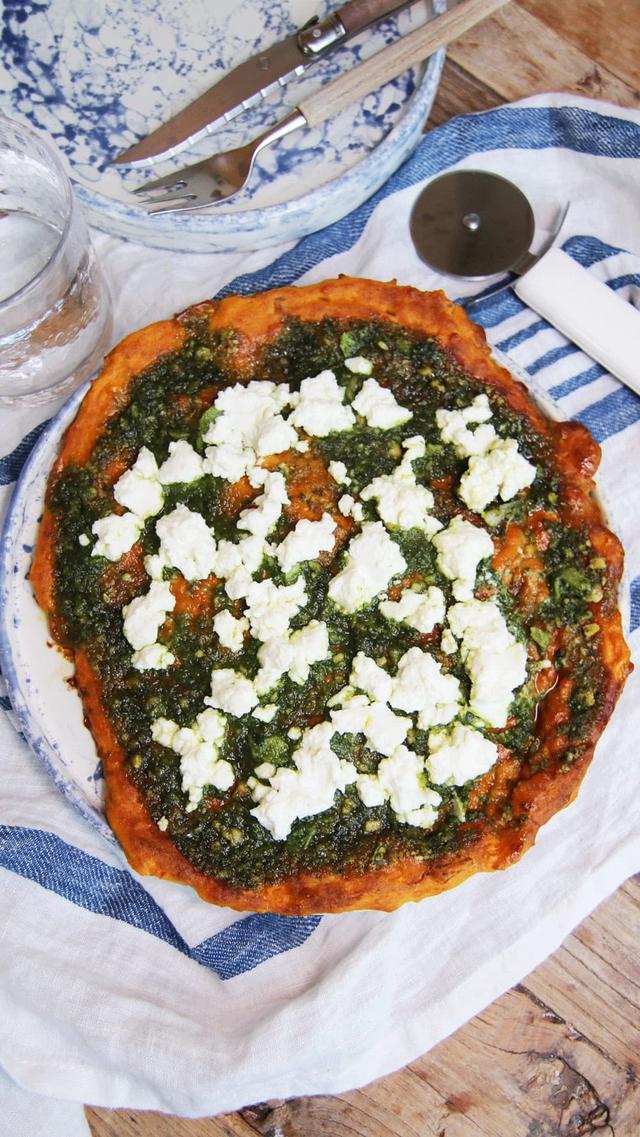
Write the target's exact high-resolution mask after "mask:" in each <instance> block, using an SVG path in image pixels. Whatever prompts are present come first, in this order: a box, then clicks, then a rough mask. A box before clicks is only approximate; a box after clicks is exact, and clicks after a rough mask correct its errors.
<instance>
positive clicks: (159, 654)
mask: <svg viewBox="0 0 640 1137" xmlns="http://www.w3.org/2000/svg"><path fill="white" fill-rule="evenodd" d="M175 661H176V657H175V655H173V653H172V652H170V651H169V648H168V647H165V645H164V644H159V643H153V644H147V646H146V647H142V648H140V651H134V653H133V655H132V656H131V666H132V667H135V669H136V671H165V670H166V669H167V667H171V664H172V663H175Z"/></svg>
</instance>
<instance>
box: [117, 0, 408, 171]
mask: <svg viewBox="0 0 640 1137" xmlns="http://www.w3.org/2000/svg"><path fill="white" fill-rule="evenodd" d="M413 3H415V0H400V2H399V0H349V3H347V4H345V5H344V6H343V7H341V8H338V9H337V11H335V12H332V13H331V14H330V15H329V16H327V17H326V18H325V19H323V20H321V19H319V17H318V16H314V17H313V19H311V20H309V22H308V23H307V24H305V25H304V27H302V28H301V29H300V30H299V31H297V32H294V33H293V34H292V35H290V36H287V38H286V39H284V40H282V41H281V42H280V43H276V44H274V45H273V47H270V48H268V49H267V50H266V51H262V52H259V53H258V54H257V55H254V56H253V57H252V58H251V59H247V60H245V62H244V63H240V64H239V65H238V66H237V67H234V69H233V71H230V72H229V73H228V74H227V75H224V76H223V78H222V79H220V81H219V82H218V83H216V84H214V86H213V87H210V88H209V90H208V91H205V93H204V94H203V95H200V96H199V97H198V98H197V99H195V100H194V102H192V103H190V104H189V106H188V107H185V108H184V110H182V111H179V112H178V114H177V115H174V117H173V118H172V119H170V120H169V121H168V122H165V123H164V124H163V125H162V126H159V127H158V128H157V130H153V131H152V132H151V134H148V135H147V137H146V138H143V139H142V140H141V141H140V142H136V143H135V144H134V145H133V146H130V147H129V149H128V150H124V151H123V152H122V154H119V155H118V156H117V158H114V159H112V161H111V163H110V164H111V165H114V166H118V165H122V164H125V163H126V164H127V165H132V166H149V165H151V164H152V163H153V162H155V161H157V159H158V158H170V157H173V155H174V154H179V153H180V152H181V151H182V150H185V149H186V148H187V147H188V146H193V145H194V143H196V142H198V141H200V140H201V139H202V138H203V137H205V136H206V135H207V134H210V133H212V131H214V130H215V129H216V128H217V127H219V126H220V125H221V124H222V123H223V122H229V121H230V120H231V119H233V118H235V117H236V115H239V114H241V112H242V111H244V110H248V109H249V107H253V106H255V105H256V104H257V103H259V102H260V101H261V100H262V99H264V98H265V96H266V95H268V94H269V93H270V92H271V91H273V90H275V89H276V88H277V87H279V86H280V87H282V86H284V85H285V84H286V83H287V82H288V81H289V80H290V79H293V78H296V77H298V76H300V75H303V74H304V72H305V71H306V70H307V69H308V68H309V67H311V66H312V65H313V64H314V63H315V62H316V60H318V59H322V58H324V56H326V55H329V54H330V53H331V52H332V51H334V50H335V48H337V47H339V46H340V45H341V44H343V43H345V42H346V40H348V39H350V38H351V36H354V35H356V34H357V33H358V32H360V31H362V30H363V29H364V28H367V27H369V25H370V24H373V23H376V22H377V21H378V20H381V19H382V18H383V17H384V16H390V15H392V14H393V13H394V12H399V11H400V10H401V9H402V8H408V7H409V6H410V5H411V4H413Z"/></svg>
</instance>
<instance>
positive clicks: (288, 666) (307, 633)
mask: <svg viewBox="0 0 640 1137" xmlns="http://www.w3.org/2000/svg"><path fill="white" fill-rule="evenodd" d="M328 656H329V633H328V630H327V625H326V624H324V623H321V622H320V621H318V620H310V622H309V623H308V624H306V625H305V627H304V628H298V630H297V631H295V632H292V634H291V635H290V636H288V635H284V636H277V637H274V638H273V639H268V640H266V641H265V643H263V644H262V645H261V646H260V648H259V649H258V663H259V664H260V670H259V671H258V674H257V675H256V678H255V681H254V683H255V688H256V691H257V692H258V694H259V695H263V694H265V693H266V692H267V691H270V690H271V688H272V687H274V686H275V684H276V683H279V681H280V680H281V679H282V676H283V675H287V674H288V675H289V677H290V678H291V679H292V680H293V682H294V683H299V684H302V683H306V681H307V679H308V678H309V670H310V668H311V665H312V664H314V663H320V662H321V660H323V659H327V658H328Z"/></svg>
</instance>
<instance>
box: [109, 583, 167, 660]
mask: <svg viewBox="0 0 640 1137" xmlns="http://www.w3.org/2000/svg"><path fill="white" fill-rule="evenodd" d="M175 603H176V598H175V596H174V595H173V593H172V591H171V587H170V585H168V584H166V583H164V582H163V581H157V580H154V581H152V583H151V584H150V586H149V591H148V592H146V593H145V594H144V595H143V596H136V597H135V598H134V599H133V600H132V601H131V602H130V603H129V604H125V606H124V608H123V609H122V615H123V617H124V624H123V628H122V631H123V633H124V637H125V639H126V640H127V641H128V642H129V643H130V644H131V647H132V648H133V649H134V651H140V649H141V648H143V647H149V645H150V644H153V643H155V641H156V639H157V636H158V630H159V629H160V627H161V626H162V624H163V623H164V621H165V617H166V615H167V612H172V611H173V609H174V608H175Z"/></svg>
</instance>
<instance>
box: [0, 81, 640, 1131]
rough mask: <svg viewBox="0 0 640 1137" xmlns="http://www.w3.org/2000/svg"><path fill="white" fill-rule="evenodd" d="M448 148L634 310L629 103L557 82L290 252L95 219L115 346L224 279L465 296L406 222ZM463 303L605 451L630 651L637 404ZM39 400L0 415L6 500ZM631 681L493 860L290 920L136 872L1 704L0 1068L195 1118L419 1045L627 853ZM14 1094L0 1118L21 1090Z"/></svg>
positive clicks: (325, 1083)
mask: <svg viewBox="0 0 640 1137" xmlns="http://www.w3.org/2000/svg"><path fill="white" fill-rule="evenodd" d="M454 165H458V166H463V167H467V168H481V169H489V170H494V171H496V172H498V173H501V174H503V175H505V176H507V177H508V178H510V179H511V180H513V181H515V182H516V183H517V184H518V185H519V186H520V187H521V188H522V189H523V190H524V191H525V193H526V194H527V195H528V197H529V198H530V200H531V202H532V204H533V206H534V209H535V212H536V219H537V223H538V224H537V237H536V241H537V244H540V243H541V242H542V241H543V239H544V237H545V235H546V233H547V232H548V231H551V230H553V227H554V225H555V222H556V219H557V217H558V215H559V213H560V211H561V209H562V207H563V205H564V203H565V202H566V201H567V200H570V201H571V208H570V210H569V213H568V216H567V218H566V221H565V223H564V225H563V228H562V232H561V233H560V235H559V237H558V239H557V241H558V244H560V245H562V247H563V248H564V249H565V251H567V252H568V253H569V254H570V255H571V256H572V257H574V258H575V259H576V260H577V261H578V262H579V263H581V264H582V265H584V266H585V267H586V268H587V269H588V271H589V272H591V273H593V274H594V276H596V277H599V278H600V279H602V280H604V281H606V282H607V283H608V285H609V286H610V287H611V288H613V289H615V290H616V291H617V292H618V293H619V295H621V296H623V297H624V298H625V299H627V300H628V301H630V302H631V303H634V304H635V305H636V306H640V214H639V212H638V208H637V202H638V193H639V190H640V114H639V113H638V112H634V111H631V110H626V109H624V110H623V109H620V108H616V107H613V106H609V105H605V104H602V103H596V102H593V101H590V100H586V99H580V98H573V97H569V96H566V95H550V96H545V97H538V98H535V99H530V100H525V101H524V102H522V103H519V104H513V105H512V106H509V107H504V108H499V109H497V110H493V111H489V112H487V113H484V114H481V115H470V116H462V117H460V118H458V119H455V120H453V121H452V122H450V123H447V124H446V125H445V126H443V127H441V128H440V129H438V130H435V131H433V132H431V133H430V134H428V135H427V136H426V137H425V138H424V140H423V141H422V142H421V144H420V146H419V148H418V150H417V151H416V153H415V154H414V155H413V157H412V158H411V159H410V160H409V161H408V162H407V163H406V164H405V166H404V167H403V168H402V169H401V170H399V171H398V172H397V173H396V174H395V175H394V177H393V178H392V179H391V180H390V181H389V183H387V185H386V186H384V187H383V189H382V190H381V191H379V193H378V194H376V196H375V197H374V198H373V199H372V200H371V201H370V202H368V203H366V204H365V205H364V206H362V207H361V208H360V209H359V210H357V211H356V212H354V213H353V214H351V215H350V216H349V217H347V218H345V219H344V220H343V221H341V222H339V223H337V224H336V225H334V226H332V227H331V228H330V229H328V230H324V231H323V232H321V233H318V234H315V235H313V236H311V237H308V238H306V239H304V240H303V241H301V242H300V243H299V244H298V245H297V246H296V247H291V248H288V249H286V250H284V251H275V252H274V250H264V251H261V252H259V253H255V254H252V255H250V256H247V255H245V254H242V255H237V256H235V255H230V254H218V255H206V256H202V257H198V256H194V255H177V254H174V253H169V252H166V253H165V252H161V251H157V250H150V249H143V248H141V247H138V246H134V245H130V244H126V243H124V242H122V241H120V240H118V239H116V238H112V237H106V236H105V235H103V234H96V235H95V244H96V247H97V251H98V255H99V258H100V260H101V262H102V264H103V266H104V269H105V271H106V273H107V275H108V277H109V279H110V283H111V287H112V290H113V295H114V300H115V337H114V338H115V339H119V338H120V337H121V336H122V335H124V334H126V333H128V332H130V331H132V330H134V329H135V328H137V327H140V326H142V325H144V324H145V323H147V322H149V321H151V320H154V319H161V318H165V317H168V316H170V315H171V314H172V313H173V312H174V311H175V310H179V309H182V308H184V307H186V306H187V305H188V304H190V303H192V302H194V301H197V300H200V299H202V298H203V297H206V296H212V295H216V294H218V293H219V292H220V291H221V290H223V291H224V292H228V291H242V292H250V291H254V290H260V289H264V288H268V287H270V286H273V285H280V284H289V283H294V282H295V283H303V284H304V283H310V282H314V281H318V280H321V279H323V278H326V277H330V276H335V275H337V274H338V273H340V272H348V273H351V274H353V275H362V276H371V277H375V278H378V279H382V280H388V279H390V278H396V279H397V280H398V282H399V283H400V284H412V285H415V286H418V287H420V288H424V289H429V288H433V287H442V288H444V289H445V291H446V292H447V293H448V294H449V295H450V296H451V297H452V298H457V297H460V296H461V295H469V294H471V293H478V292H480V291H482V290H483V287H484V286H479V285H478V284H475V285H472V284H461V283H460V282H458V281H455V280H452V279H444V278H439V277H438V276H437V275H436V274H435V273H433V272H432V271H430V270H429V269H428V268H427V267H426V266H425V265H424V264H422V262H421V261H420V260H419V259H418V257H417V256H416V254H415V252H414V250H413V247H412V245H411V241H410V237H409V230H408V218H409V213H410V210H411V206H412V204H413V201H414V200H415V198H416V196H417V194H418V192H419V191H420V189H421V188H422V187H423V185H424V184H426V182H427V181H428V180H429V179H430V178H432V177H433V176H434V175H436V174H438V173H440V172H442V171H443V170H445V169H447V168H450V167H452V166H454ZM470 314H471V315H472V317H473V318H475V319H476V320H477V321H478V322H479V323H481V324H483V325H484V326H485V328H486V331H487V334H488V336H489V339H490V341H491V343H492V344H493V345H496V346H498V347H499V348H500V349H501V350H502V351H504V352H507V353H508V354H509V356H510V357H511V358H512V359H513V360H514V361H515V363H516V364H517V365H519V366H520V367H521V368H525V369H527V370H528V372H529V374H530V375H531V376H532V380H533V381H534V382H535V383H536V385H537V386H538V387H539V388H542V389H543V390H544V391H546V392H547V393H548V394H549V395H550V396H551V397H552V398H554V399H556V400H557V402H558V405H559V408H560V411H561V413H563V414H565V415H567V416H572V417H577V418H579V419H580V420H581V421H583V422H584V423H586V424H587V425H588V426H589V427H590V429H591V430H592V431H593V433H594V435H595V437H596V438H597V439H598V440H599V441H600V443H601V445H602V448H603V460H602V467H601V474H600V485H601V487H602V488H603V491H604V493H605V497H606V500H607V502H608V503H610V506H611V509H612V522H613V523H614V525H615V527H616V528H617V530H618V532H619V534H620V536H621V537H622V539H623V542H624V544H625V547H626V553H627V576H626V579H625V586H624V596H623V603H624V604H625V607H626V609H627V612H628V615H629V619H630V624H629V634H630V643H631V645H632V648H633V651H634V656H635V658H636V667H637V665H638V657H639V656H640V635H639V633H638V629H639V627H640V507H639V506H638V502H639V501H640V464H639V463H638V458H637V454H638V449H639V447H640V398H638V397H637V396H636V395H634V394H632V393H631V392H630V391H628V390H627V389H625V388H624V387H622V385H621V384H620V383H618V382H617V381H616V380H615V379H613V378H612V377H611V376H609V375H607V374H606V373H605V372H604V369H603V368H602V367H599V366H598V365H595V364H594V363H593V361H591V360H589V359H588V358H587V357H585V356H584V355H583V354H582V353H581V352H579V351H578V350H577V349H576V348H575V347H574V346H573V345H571V344H569V343H567V341H566V340H565V339H563V337H562V336H561V335H560V334H559V333H558V332H557V331H555V330H554V328H552V327H551V326H549V324H547V323H546V322H545V321H544V320H541V319H540V318H539V317H538V316H537V315H536V314H535V313H533V312H531V311H530V310H528V309H527V308H525V307H524V305H523V304H522V302H521V301H520V300H518V298H517V297H516V296H515V295H514V294H513V293H512V292H511V291H510V290H507V291H502V292H500V293H498V294H497V295H495V296H493V297H489V298H488V299H485V300H484V301H482V302H481V303H479V304H476V305H475V306H474V307H473V309H472V310H471V313H470ZM638 350H639V351H640V344H639V345H638ZM51 412H52V407H51V406H48V407H47V408H46V409H43V408H40V409H39V410H37V411H34V410H33V409H29V410H27V409H20V410H15V411H13V410H12V411H11V413H7V414H3V438H2V447H3V450H4V453H5V456H4V458H2V459H0V482H2V483H3V484H4V486H5V488H4V490H3V491H2V492H3V493H4V495H5V496H4V499H3V501H4V502H5V503H6V501H7V500H8V496H9V494H10V492H11V488H12V482H13V481H14V479H15V477H16V476H17V475H18V473H19V469H20V467H21V465H22V463H23V461H24V459H25V457H26V454H27V453H28V450H29V449H30V447H31V445H33V442H34V441H35V437H36V436H37V433H38V431H37V426H38V423H39V422H41V421H42V420H44V418H45V417H49V416H50V414H51ZM25 438H26V440H25V441H23V439H25ZM639 686H640V671H636V675H635V676H632V677H631V678H630V680H629V682H628V683H627V686H626V689H625V692H624V694H623V696H622V699H621V701H620V704H619V706H618V708H617V710H616V713H615V715H614V718H613V720H612V722H611V723H610V725H609V727H608V728H607V731H606V734H605V736H604V738H603V739H602V741H601V743H600V745H599V747H598V751H597V755H596V758H595V760H594V762H593V765H592V767H591V769H590V771H589V774H588V776H587V778H586V780H585V783H584V785H583V788H582V790H581V793H580V795H579V797H578V799H577V801H576V803H575V804H574V805H572V806H571V807H570V808H569V809H567V810H566V811H564V812H562V813H561V814H560V815H558V816H557V817H555V818H554V819H553V820H552V821H551V822H550V823H549V825H547V826H546V827H545V829H544V830H543V831H542V832H541V834H540V835H539V838H538V841H537V844H536V846H535V848H534V849H533V850H531V851H530V852H529V853H527V855H526V856H525V858H524V859H523V860H522V861H521V862H520V863H519V864H517V865H515V866H514V867H513V868H511V869H509V871H508V872H505V873H497V874H492V875H481V876H476V877H474V878H472V879H471V880H469V881H468V882H466V883H465V884H464V885H462V886H461V887H459V888H458V889H456V890H454V891H453V892H451V893H446V894H444V895H442V896H439V897H436V898H434V899H431V900H427V901H424V902H422V903H421V904H418V905H407V906H405V907H404V908H403V909H401V910H400V911H398V912H396V913H392V914H383V913H375V912H359V913H353V914H345V915H341V916H323V917H321V918H319V917H309V918H306V919H295V918H294V919H287V918H283V917H270V916H251V915H249V916H247V915H239V914H237V913H232V912H229V911H227V910H224V909H216V908H213V907H209V906H207V905H206V904H204V903H203V902H201V901H200V900H199V899H198V898H197V897H196V896H195V895H194V894H193V893H192V892H191V891H190V890H188V889H185V888H181V887H180V886H177V885H171V884H168V883H165V882H161V881H152V880H148V879H143V878H138V877H136V876H135V875H134V874H132V873H131V872H130V871H129V870H128V868H127V866H126V862H125V860H124V858H123V856H122V855H121V853H120V852H119V850H118V849H117V847H114V846H110V845H108V844H107V843H106V842H105V841H104V840H103V839H102V838H101V837H100V836H99V835H98V834H97V833H96V832H95V831H94V830H92V829H91V828H90V827H89V826H88V825H87V824H86V822H85V821H84V820H83V819H82V818H81V817H80V816H78V815H76V813H75V812H74V811H73V809H72V807H71V806H70V805H69V804H68V803H67V802H66V801H65V800H63V798H62V797H61V796H60V794H59V793H58V791H57V789H56V788H55V786H54V785H53V783H52V782H51V781H50V780H49V778H48V776H47V775H46V774H45V772H44V771H43V770H42V769H41V768H40V766H39V764H38V762H37V760H36V759H35V758H34V756H33V755H32V754H31V752H30V751H29V749H28V748H27V746H26V745H25V743H24V742H23V740H22V739H21V738H20V737H18V735H17V734H16V733H15V731H14V729H13V726H12V725H11V723H10V713H9V715H8V716H0V753H1V754H2V770H3V777H2V790H1V793H0V882H1V887H0V912H1V914H2V929H3V930H2V933H0V1022H1V1023H2V1026H1V1027H0V1064H1V1065H2V1066H3V1067H4V1069H5V1071H6V1072H7V1074H8V1075H9V1077H10V1078H11V1079H13V1081H14V1082H15V1083H17V1084H18V1085H19V1086H20V1087H23V1088H24V1089H25V1090H29V1091H33V1092H34V1093H35V1094H38V1095H47V1096H49V1097H54V1098H58V1099H65V1100H66V1101H68V1102H89V1103H93V1104H99V1105H103V1106H112V1107H117V1106H127V1107H131V1108H142V1109H159V1110H166V1111H168V1112H174V1113H178V1114H183V1115H185V1116H203V1115H207V1114H212V1113H217V1112H221V1111H228V1110H233V1109H235V1108H238V1107H240V1106H242V1105H246V1104H248V1103H251V1102H256V1101H259V1100H262V1099H265V1098H273V1097H285V1096H291V1095H301V1094H309V1093H337V1092H340V1091H343V1090H347V1089H350V1088H353V1087H355V1086H358V1085H362V1084H364V1083H366V1082H368V1081H371V1080H372V1079H374V1078H377V1077H379V1076H381V1075H383V1074H386V1073H388V1072H390V1071H392V1070H394V1069H397V1068H398V1067H400V1066H402V1065H404V1064H405V1063H407V1062H410V1061H411V1060H412V1059H414V1058H416V1057H417V1056H418V1055H419V1054H421V1053H424V1052H425V1051H427V1050H428V1049H429V1048H430V1047H432V1046H433V1045H434V1044H435V1043H437V1042H438V1041H439V1040H440V1039H442V1038H443V1037H445V1036H446V1035H448V1034H450V1033H451V1032H452V1031H453V1030H455V1029H456V1028H457V1027H459V1026H460V1025H461V1024H462V1023H464V1022H465V1021H467V1020H468V1019H469V1018H470V1017H472V1016H473V1015H474V1014H476V1013H477V1012H478V1011H480V1010H481V1009H482V1008H483V1007H484V1006H486V1005H487V1004H488V1003H489V1002H491V1001H492V1000H493V999H495V998H496V997H497V996H499V995H500V994H501V993H502V992H504V991H505V990H506V989H508V988H509V987H510V986H511V985H512V984H513V983H515V982H517V981H518V980H520V979H521V978H522V977H523V976H524V975H525V974H526V973H527V972H529V971H530V970H531V969H532V968H534V967H535V966H536V965H537V964H538V963H539V962H540V961H541V960H543V959H544V958H545V957H546V956H547V955H549V954H550V953H551V952H553V951H554V950H555V949H556V948H557V947H558V946H559V944H560V943H561V942H562V940H563V939H564V937H565V936H566V935H567V934H568V933H569V932H570V931H571V930H572V929H573V928H574V927H575V926H576V925H577V924H578V923H579V922H580V921H581V920H582V919H583V918H584V917H585V916H586V915H587V914H588V913H589V912H590V911H591V910H592V909H593V908H594V907H595V906H596V905H597V904H598V903H599V902H600V901H601V900H602V899H603V898H604V897H605V896H607V895H608V894H609V893H610V892H611V891H612V890H614V889H615V888H616V887H617V886H618V885H619V884H620V883H621V882H622V881H624V880H625V879H626V878H627V877H628V876H629V875H630V874H632V873H633V872H636V871H638V870H639V869H640V766H639V765H638V763H637V762H636V761H635V760H634V750H635V746H636V739H637V737H638V735H639V734H640V699H639V697H638V696H639V691H638V688H639ZM4 705H5V706H7V707H8V701H7V700H6V699H5V700H4ZM7 1087H8V1083H5V1088H4V1090H3V1088H2V1085H0V1117H2V1115H3V1113H4V1114H5V1117H8V1116H9V1108H10V1106H9V1101H10V1095H13V1094H15V1093H17V1092H18V1091H17V1090H15V1088H14V1089H12V1090H11V1091H10V1090H9V1089H8V1088H7ZM12 1100H14V1099H12ZM25 1100H28V1099H27V1097H26V1095H25ZM32 1102H33V1119H34V1120H33V1126H32V1129H31V1130H30V1131H29V1132H33V1133H38V1132H39V1131H40V1128H41V1125H40V1122H39V1121H38V1117H39V1116H40V1115H41V1112H42V1102H41V1101H40V1099H38V1098H36V1097H33V1098H32ZM5 1104H6V1109H5ZM26 1110H27V1107H26V1106H24V1107H23V1112H24V1111H26ZM14 1112H15V1111H14ZM24 1116H26V1112H24ZM70 1116H71V1115H70V1114H69V1113H68V1111H67V1109H66V1107H61V1109H60V1111H59V1113H58V1114H55V1115H53V1116H52V1120H51V1124H50V1125H49V1127H48V1130H47V1131H48V1133H49V1134H50V1135H51V1137H57V1135H58V1134H60V1135H62V1134H64V1135H65V1137H68V1135H69V1134H70V1133H71V1132H73V1133H74V1134H75V1132H76V1129H77V1132H78V1134H79V1133H80V1132H82V1131H83V1130H82V1124H83V1122H82V1118H81V1113H80V1108H79V1107H78V1113H77V1126H76V1129H73V1128H72V1122H71V1121H69V1117H70ZM58 1117H59V1121H58V1120H57V1118H58ZM23 1129H24V1132H25V1134H26V1132H27V1129H26V1128H25V1127H24V1125H23ZM2 1131H3V1130H2V1123H1V1122H0V1132H2ZM6 1131H7V1132H8V1130H6ZM85 1131H86V1130H85ZM11 1132H12V1134H14V1135H15V1133H17V1132H19V1130H18V1129H16V1128H14V1129H12V1130H11Z"/></svg>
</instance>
